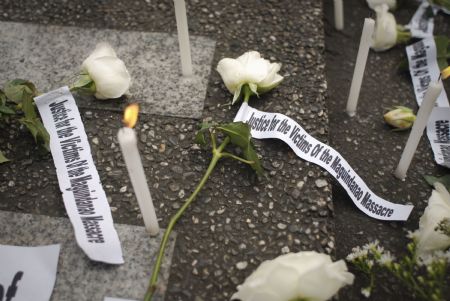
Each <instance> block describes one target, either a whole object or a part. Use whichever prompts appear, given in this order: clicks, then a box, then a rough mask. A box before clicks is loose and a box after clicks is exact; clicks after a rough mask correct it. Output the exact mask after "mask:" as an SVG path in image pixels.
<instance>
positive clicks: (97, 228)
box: [34, 87, 124, 264]
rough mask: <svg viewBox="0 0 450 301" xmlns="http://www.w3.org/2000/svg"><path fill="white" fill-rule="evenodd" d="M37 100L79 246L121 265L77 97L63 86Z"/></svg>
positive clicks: (92, 254) (98, 257)
mask: <svg viewBox="0 0 450 301" xmlns="http://www.w3.org/2000/svg"><path fill="white" fill-rule="evenodd" d="M34 100H35V102H36V105H37V107H38V109H39V113H40V114H41V117H42V122H43V123H44V126H45V128H46V129H47V131H48V133H49V134H50V150H51V152H52V156H53V161H54V163H55V167H56V173H57V176H58V182H59V189H60V190H61V192H62V195H63V200H64V206H65V207H66V211H67V214H68V216H69V218H70V221H71V222H72V225H73V228H74V231H75V237H76V240H77V243H78V245H79V246H80V248H81V249H83V251H84V252H85V253H86V255H87V256H88V257H89V258H90V259H92V260H95V261H101V262H106V263H111V264H122V263H123V262H124V261H123V257H122V248H121V246H120V241H119V237H118V235H117V232H116V230H115V229H114V223H113V219H112V216H111V209H110V207H109V204H108V201H107V199H106V194H105V191H104V190H103V187H102V185H101V182H100V177H99V175H98V172H97V169H96V168H95V165H94V161H93V160H92V155H91V148H90V146H89V142H88V139H87V136H86V132H85V130H84V125H83V122H82V121H81V117H80V113H79V111H78V107H77V104H76V103H75V99H74V98H73V96H72V94H71V93H70V91H69V88H68V87H62V88H60V89H57V90H54V91H51V92H49V93H46V94H44V95H41V96H38V97H36V98H35V99H34Z"/></svg>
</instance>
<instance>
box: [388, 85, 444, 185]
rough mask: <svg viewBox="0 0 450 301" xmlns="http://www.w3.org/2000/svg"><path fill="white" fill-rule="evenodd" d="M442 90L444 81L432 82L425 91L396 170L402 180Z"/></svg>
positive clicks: (397, 175) (396, 174)
mask: <svg viewBox="0 0 450 301" xmlns="http://www.w3.org/2000/svg"><path fill="white" fill-rule="evenodd" d="M441 92H442V82H441V81H439V82H432V83H430V85H429V86H428V90H427V92H426V93H425V97H424V99H423V101H422V104H421V106H420V108H419V112H417V118H416V121H414V124H413V127H412V129H411V133H410V134H409V137H408V141H407V142H406V146H405V149H404V150H403V153H402V156H401V158H400V162H399V163H398V166H397V169H396V170H395V173H394V174H395V176H396V177H397V178H399V179H401V180H403V179H405V178H406V172H407V171H408V168H409V165H410V164H411V160H412V158H413V156H414V153H415V151H416V149H417V145H418V144H419V141H420V138H421V137H422V134H423V130H424V129H425V126H426V125H427V122H428V118H429V117H430V114H431V111H432V110H433V107H434V104H435V103H436V99H437V98H438V97H439V95H440V94H441Z"/></svg>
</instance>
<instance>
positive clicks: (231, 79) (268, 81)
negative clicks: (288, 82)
mask: <svg viewBox="0 0 450 301" xmlns="http://www.w3.org/2000/svg"><path fill="white" fill-rule="evenodd" d="M280 68H281V64H279V63H271V62H270V61H268V60H266V59H263V58H261V55H260V54H259V52H257V51H249V52H246V53H244V54H243V55H241V56H240V57H238V58H237V59H231V58H223V59H221V60H220V62H219V64H218V65H217V71H218V72H219V74H220V76H221V77H222V80H223V82H224V83H225V86H226V87H227V89H228V90H229V91H230V92H231V93H232V94H234V97H233V103H234V102H235V101H236V100H237V99H238V98H239V96H240V94H241V90H242V87H243V86H244V85H248V86H249V88H250V90H251V91H252V93H254V94H257V95H258V94H262V93H265V92H267V91H269V90H271V89H273V88H275V87H276V86H277V85H278V84H279V83H280V82H281V81H282V80H283V77H282V76H281V75H279V74H278V71H280Z"/></svg>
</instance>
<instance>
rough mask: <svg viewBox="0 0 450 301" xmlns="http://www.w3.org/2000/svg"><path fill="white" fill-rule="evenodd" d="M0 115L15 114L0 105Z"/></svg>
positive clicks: (8, 108)
mask: <svg viewBox="0 0 450 301" xmlns="http://www.w3.org/2000/svg"><path fill="white" fill-rule="evenodd" d="M0 113H2V114H5V115H14V114H16V111H14V110H13V109H11V108H10V107H7V106H5V105H0Z"/></svg>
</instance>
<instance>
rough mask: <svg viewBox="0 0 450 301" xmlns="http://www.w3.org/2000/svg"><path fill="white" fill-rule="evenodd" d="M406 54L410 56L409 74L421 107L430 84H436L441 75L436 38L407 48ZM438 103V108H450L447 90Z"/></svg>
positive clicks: (427, 39)
mask: <svg viewBox="0 0 450 301" xmlns="http://www.w3.org/2000/svg"><path fill="white" fill-rule="evenodd" d="M406 54H407V55H408V62H409V72H410V73H411V78H412V81H413V86H414V93H415V95H416V100H417V103H418V104H419V106H420V105H421V104H422V100H423V97H424V96H425V92H427V89H428V86H429V84H430V82H432V81H433V82H436V81H437V80H438V78H439V75H440V74H441V70H439V66H438V63H437V53H436V44H435V42H434V38H433V37H429V38H426V39H423V40H420V41H419V42H416V43H414V44H412V45H410V46H408V47H406ZM436 103H437V106H438V107H448V106H449V104H448V99H447V93H446V92H445V90H442V93H441V94H440V95H439V97H438V99H437V101H436Z"/></svg>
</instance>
